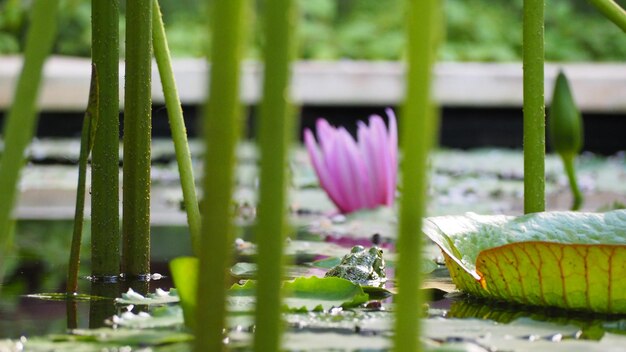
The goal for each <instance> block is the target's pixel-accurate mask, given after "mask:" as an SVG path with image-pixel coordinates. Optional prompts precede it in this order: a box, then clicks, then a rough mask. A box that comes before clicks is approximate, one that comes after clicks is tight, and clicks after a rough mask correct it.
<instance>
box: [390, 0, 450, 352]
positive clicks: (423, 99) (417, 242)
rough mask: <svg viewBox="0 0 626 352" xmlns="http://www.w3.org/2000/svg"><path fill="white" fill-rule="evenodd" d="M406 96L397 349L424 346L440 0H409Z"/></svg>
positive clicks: (403, 120)
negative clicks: (423, 287)
mask: <svg viewBox="0 0 626 352" xmlns="http://www.w3.org/2000/svg"><path fill="white" fill-rule="evenodd" d="M406 6H407V7H406V16H407V18H406V21H407V22H406V23H407V25H406V28H407V32H406V33H407V44H408V48H407V49H408V50H407V60H408V71H407V76H406V80H407V82H406V87H407V88H406V96H407V97H411V98H410V99H406V100H405V102H404V111H403V113H402V114H401V117H402V119H401V126H402V129H401V137H402V138H401V146H402V152H403V160H402V187H401V188H402V196H401V198H400V214H399V227H398V246H397V248H398V271H397V274H396V275H397V281H398V295H397V296H396V298H395V303H396V310H395V312H396V313H395V314H396V319H395V334H394V351H411V352H412V351H420V350H422V346H421V345H420V342H419V336H420V332H421V328H420V317H421V316H422V309H423V308H422V302H423V297H422V292H421V291H420V284H421V274H420V273H421V272H422V271H421V269H420V265H421V264H420V262H421V255H420V253H422V241H423V237H422V236H421V235H420V234H421V226H422V217H423V216H425V214H426V199H427V180H428V179H427V169H428V166H427V158H428V153H429V150H430V148H431V147H432V145H433V143H434V141H435V138H436V136H434V132H435V131H436V129H437V124H438V123H437V121H436V115H435V114H434V112H435V109H433V105H432V100H431V94H432V93H431V82H432V67H433V64H434V62H435V46H436V44H437V43H438V42H439V41H440V35H441V29H440V28H438V27H437V26H438V23H437V21H436V19H438V18H442V16H443V15H442V14H440V13H438V11H441V5H440V4H438V2H437V1H436V0H407V1H406Z"/></svg>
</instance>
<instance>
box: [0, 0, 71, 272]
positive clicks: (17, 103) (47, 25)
mask: <svg viewBox="0 0 626 352" xmlns="http://www.w3.org/2000/svg"><path fill="white" fill-rule="evenodd" d="M58 5H59V1H58V0H36V1H35V2H34V5H33V8H32V17H31V22H30V27H29V28H28V33H27V35H26V47H25V50H24V61H23V65H22V72H21V74H20V76H19V79H18V81H17V85H16V87H15V95H14V99H13V105H12V106H11V109H10V110H9V112H8V114H7V117H6V120H5V123H4V130H3V135H4V151H3V152H2V156H0V194H1V195H2V201H1V202H0V281H1V280H2V275H3V269H2V266H3V261H4V259H5V258H6V257H7V255H9V253H8V249H9V247H10V245H11V242H12V237H13V233H12V230H13V220H12V219H11V215H12V214H11V212H12V211H13V205H14V203H15V199H16V195H17V184H18V180H19V176H20V170H21V169H22V166H23V165H24V161H25V160H24V153H25V151H26V147H27V146H28V143H29V142H30V140H31V139H32V137H33V132H34V131H35V126H36V125H37V112H36V103H37V96H38V95H39V84H40V82H41V74H42V70H43V65H44V62H45V60H46V57H47V56H48V55H49V54H50V50H51V49H52V44H53V43H54V38H55V37H56V32H57V23H56V20H57V16H56V14H57V10H58Z"/></svg>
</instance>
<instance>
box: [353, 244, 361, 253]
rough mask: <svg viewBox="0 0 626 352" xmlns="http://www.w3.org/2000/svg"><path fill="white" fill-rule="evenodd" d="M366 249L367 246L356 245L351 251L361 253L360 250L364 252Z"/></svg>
mask: <svg viewBox="0 0 626 352" xmlns="http://www.w3.org/2000/svg"><path fill="white" fill-rule="evenodd" d="M364 250H365V248H363V246H359V245H356V246H354V247H352V249H351V250H350V252H351V253H359V252H363V251H364Z"/></svg>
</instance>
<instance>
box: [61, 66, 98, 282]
mask: <svg viewBox="0 0 626 352" xmlns="http://www.w3.org/2000/svg"><path fill="white" fill-rule="evenodd" d="M97 128H98V71H97V69H96V66H95V65H93V64H92V65H91V86H90V87H89V102H88V103H87V109H86V110H85V117H84V119H83V131H82V133H81V137H80V155H79V157H78V185H77V187H76V207H75V210H74V231H73V233H72V244H71V246H70V261H69V265H68V271H67V288H66V292H67V294H72V293H76V291H77V290H78V269H79V266H80V246H81V243H82V239H83V222H84V216H85V183H86V179H87V161H88V160H87V159H88V158H89V154H90V153H91V150H92V148H93V143H94V140H95V134H96V133H97Z"/></svg>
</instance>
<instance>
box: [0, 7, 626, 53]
mask: <svg viewBox="0 0 626 352" xmlns="http://www.w3.org/2000/svg"><path fill="white" fill-rule="evenodd" d="M250 1H252V2H254V3H255V4H254V7H255V8H256V9H257V10H262V1H259V0H250ZM522 2H523V0H447V1H445V7H446V10H445V11H446V16H447V19H446V21H447V23H446V24H445V25H446V44H445V45H444V46H443V50H442V51H441V53H440V59H442V60H446V61H515V60H520V59H521V39H522V33H521V20H522V16H521V13H522ZM90 3H91V2H90V1H89V0H63V1H62V9H61V11H60V13H61V15H60V16H61V18H60V19H59V20H60V21H61V26H60V27H59V38H58V40H57V43H56V45H55V49H54V50H55V53H56V54H61V55H77V56H89V54H90V38H91V33H90V16H91V10H90V6H91V5H90ZM617 3H618V4H620V5H621V6H626V0H617ZM31 4H32V1H31V0H0V54H14V53H19V52H20V51H21V50H22V47H23V39H24V34H25V30H26V28H25V26H26V16H28V9H29V8H30V6H31ZM402 4H403V1H402V0H385V1H380V0H299V5H300V14H301V17H302V19H301V21H300V28H299V29H298V31H299V33H298V37H299V46H300V50H299V55H300V57H301V58H302V59H316V60H339V59H362V60H397V59H400V58H401V57H402V55H403V47H404V38H403V36H404V34H403V33H404V32H403V28H402V21H403V16H404V9H403V5H402ZM161 6H162V9H163V12H164V16H165V25H166V30H167V36H168V40H169V44H170V48H171V50H172V54H173V55H174V56H177V57H199V56H202V55H204V52H205V51H206V48H205V44H204V43H205V42H206V36H207V31H208V30H207V29H206V26H207V25H208V23H207V18H206V16H205V14H206V11H205V8H204V6H205V2H202V1H195V0H161ZM124 7H125V6H123V4H122V10H124ZM249 16H250V21H251V22H254V23H256V22H257V21H256V12H253V11H251V12H250V14H249ZM124 28H125V24H124V17H123V16H122V21H121V23H120V29H121V30H122V31H123V30H124ZM260 33H261V31H260V29H259V28H254V29H252V30H251V33H250V34H249V36H248V37H249V41H250V44H251V45H249V49H248V52H247V57H248V58H259V55H260V52H259V50H258V48H259V46H260V44H261V43H262V38H261V37H260V36H261V35H260ZM122 37H123V35H122ZM122 46H123V43H122ZM120 49H121V50H120V53H121V55H123V54H124V51H123V48H120ZM545 50H546V58H547V60H549V61H623V60H624V59H625V58H626V35H625V34H624V33H623V32H622V31H621V30H620V29H619V28H617V26H615V25H614V24H612V23H611V22H609V21H608V20H606V19H605V18H604V17H602V15H601V14H600V13H599V12H598V11H596V9H595V8H593V7H592V6H591V5H590V4H588V3H587V1H585V0H546V44H545Z"/></svg>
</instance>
